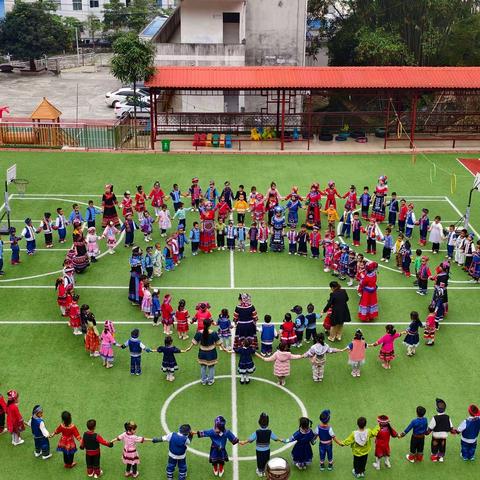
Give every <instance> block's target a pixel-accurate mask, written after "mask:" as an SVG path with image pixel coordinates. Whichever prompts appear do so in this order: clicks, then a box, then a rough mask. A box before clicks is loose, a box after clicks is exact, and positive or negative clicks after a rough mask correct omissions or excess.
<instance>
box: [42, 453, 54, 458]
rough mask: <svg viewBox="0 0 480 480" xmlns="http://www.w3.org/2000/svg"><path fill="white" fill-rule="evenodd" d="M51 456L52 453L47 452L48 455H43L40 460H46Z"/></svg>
mask: <svg viewBox="0 0 480 480" xmlns="http://www.w3.org/2000/svg"><path fill="white" fill-rule="evenodd" d="M51 457H52V454H51V453H49V454H48V455H45V456H43V457H42V460H48V459H49V458H51Z"/></svg>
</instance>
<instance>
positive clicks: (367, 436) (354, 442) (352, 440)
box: [341, 417, 380, 478]
mask: <svg viewBox="0 0 480 480" xmlns="http://www.w3.org/2000/svg"><path fill="white" fill-rule="evenodd" d="M357 427H358V429H357V430H354V431H353V432H352V433H351V434H350V435H349V436H348V437H347V438H346V439H345V440H343V442H341V443H342V444H343V445H345V446H348V445H350V446H351V447H352V453H353V470H352V474H353V476H354V477H355V478H362V477H364V476H365V467H366V466H367V461H368V454H369V453H370V450H371V449H372V438H373V437H376V436H377V435H378V432H379V430H380V426H379V425H377V426H376V427H374V428H373V429H370V428H366V427H367V419H366V418H365V417H359V418H358V419H357Z"/></svg>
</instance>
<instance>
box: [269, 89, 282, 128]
mask: <svg viewBox="0 0 480 480" xmlns="http://www.w3.org/2000/svg"><path fill="white" fill-rule="evenodd" d="M267 113H268V105H267ZM279 131H280V90H277V125H276V128H275V134H276V135H278V132H279Z"/></svg>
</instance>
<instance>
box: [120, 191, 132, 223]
mask: <svg viewBox="0 0 480 480" xmlns="http://www.w3.org/2000/svg"><path fill="white" fill-rule="evenodd" d="M120 207H121V209H122V215H123V218H125V219H126V218H127V215H130V216H131V215H133V199H132V195H131V193H130V192H129V191H128V190H126V191H125V193H124V194H123V198H122V201H121V203H120Z"/></svg>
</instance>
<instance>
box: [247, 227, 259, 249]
mask: <svg viewBox="0 0 480 480" xmlns="http://www.w3.org/2000/svg"><path fill="white" fill-rule="evenodd" d="M248 239H249V241H250V249H249V251H250V253H257V250H258V228H257V222H252V224H251V225H250V228H249V229H248Z"/></svg>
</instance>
